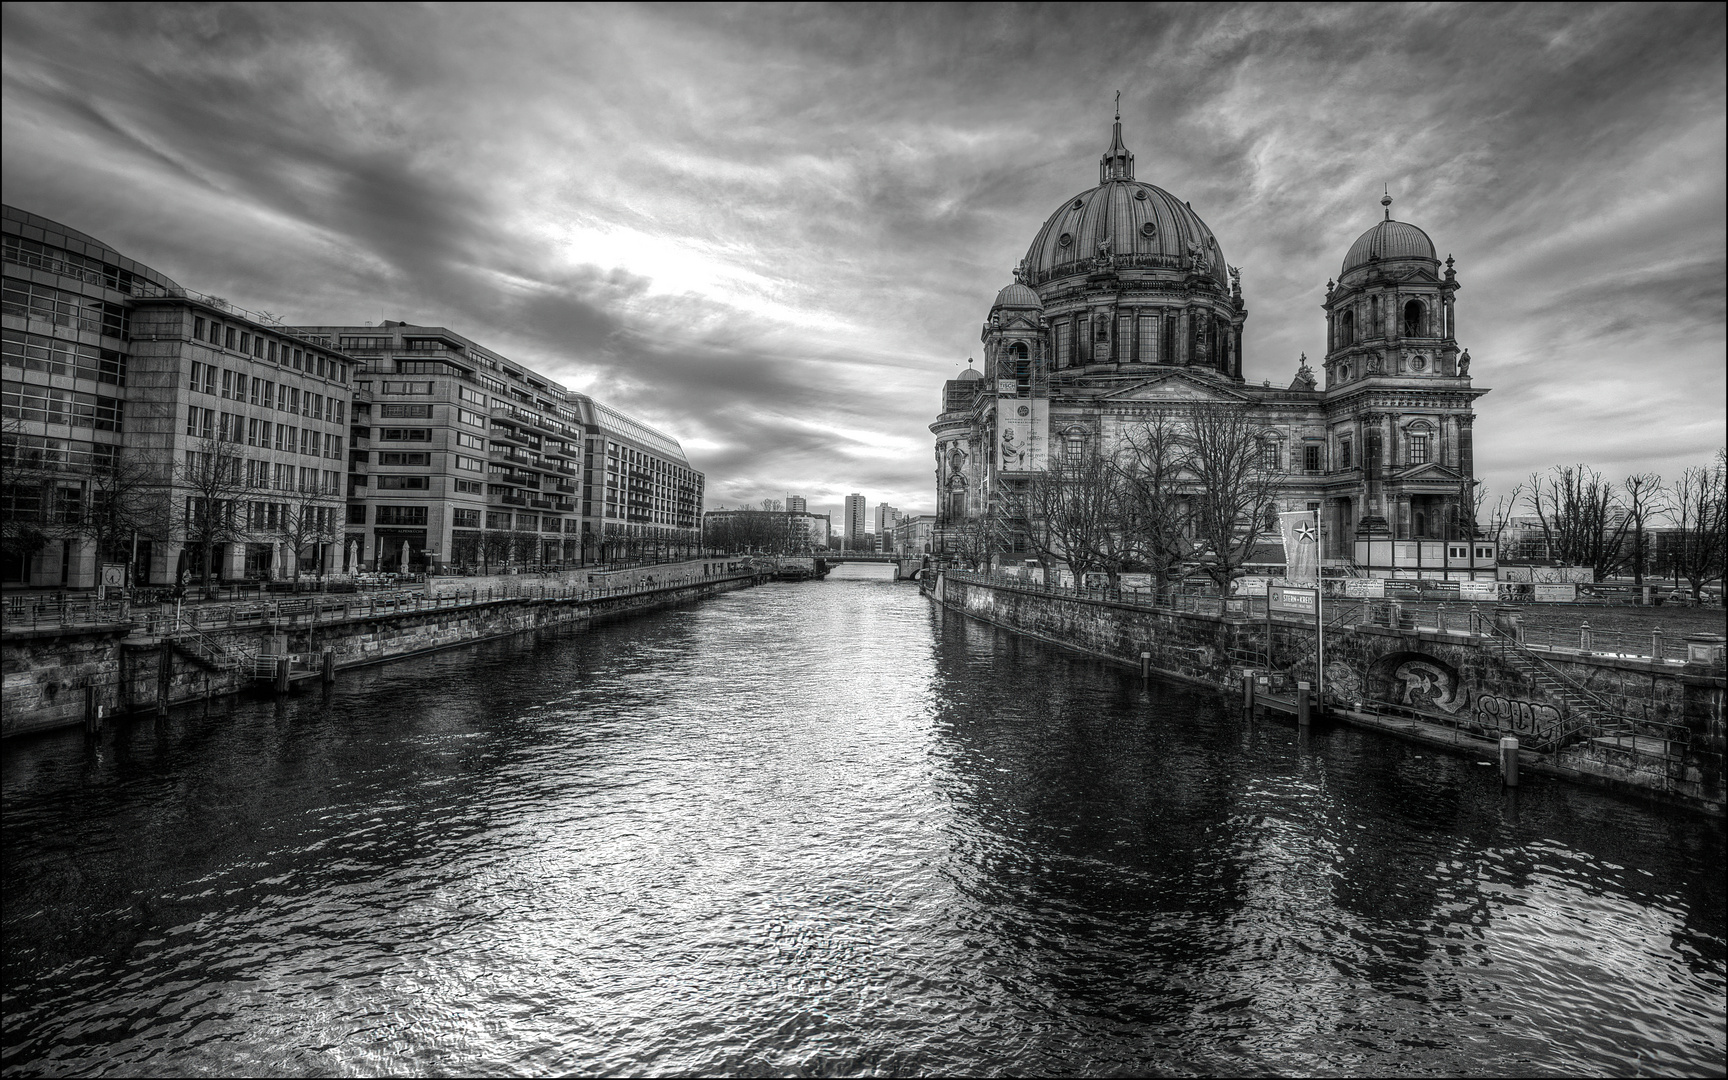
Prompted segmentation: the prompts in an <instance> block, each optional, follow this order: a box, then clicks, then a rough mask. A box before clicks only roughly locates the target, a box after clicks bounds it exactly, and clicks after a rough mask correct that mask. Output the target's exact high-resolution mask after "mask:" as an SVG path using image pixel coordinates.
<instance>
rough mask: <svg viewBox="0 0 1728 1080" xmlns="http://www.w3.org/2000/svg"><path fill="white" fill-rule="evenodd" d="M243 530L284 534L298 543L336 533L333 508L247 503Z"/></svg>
mask: <svg viewBox="0 0 1728 1080" xmlns="http://www.w3.org/2000/svg"><path fill="white" fill-rule="evenodd" d="M246 527H247V529H249V530H251V531H252V532H279V533H286V534H288V535H289V536H297V537H298V538H299V539H300V540H302V541H311V540H314V539H319V538H322V539H330V538H332V537H334V536H335V533H336V507H334V506H315V505H304V504H295V503H274V502H249V503H247V504H246Z"/></svg>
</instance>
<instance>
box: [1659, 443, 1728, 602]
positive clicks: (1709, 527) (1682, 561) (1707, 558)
mask: <svg viewBox="0 0 1728 1080" xmlns="http://www.w3.org/2000/svg"><path fill="white" fill-rule="evenodd" d="M1669 494H1670V498H1671V500H1672V502H1671V505H1670V508H1669V520H1671V521H1672V522H1673V523H1674V533H1673V537H1672V542H1671V544H1670V546H1669V551H1668V565H1669V567H1670V568H1671V569H1672V570H1673V571H1674V574H1675V576H1676V577H1683V578H1685V579H1686V582H1687V584H1689V585H1690V586H1691V587H1692V602H1693V603H1700V602H1702V600H1703V594H1704V586H1705V585H1706V584H1707V583H1709V582H1710V581H1712V580H1714V579H1716V578H1719V577H1721V576H1722V573H1723V562H1724V555H1725V553H1728V451H1722V450H1718V451H1716V460H1715V461H1714V462H1712V463H1711V464H1709V465H1695V466H1693V467H1692V468H1689V469H1687V470H1686V471H1685V472H1683V473H1681V474H1680V479H1678V480H1676V481H1675V482H1674V486H1673V488H1671V489H1670V492H1669ZM1723 598H1724V602H1725V603H1728V590H1724V596H1723Z"/></svg>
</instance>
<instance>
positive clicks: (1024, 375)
mask: <svg viewBox="0 0 1728 1080" xmlns="http://www.w3.org/2000/svg"><path fill="white" fill-rule="evenodd" d="M1008 355H1009V356H1010V357H1011V358H1012V359H1013V361H1014V386H1015V391H1016V392H1017V393H1018V394H1019V395H1020V396H1021V397H1027V396H1028V395H1030V394H1031V393H1032V354H1031V351H1030V350H1028V349H1027V348H1026V343H1025V342H1024V341H1016V342H1015V343H1014V344H1012V345H1010V346H1008Z"/></svg>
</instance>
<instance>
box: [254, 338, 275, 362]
mask: <svg viewBox="0 0 1728 1080" xmlns="http://www.w3.org/2000/svg"><path fill="white" fill-rule="evenodd" d="M272 348H274V346H272ZM252 355H253V356H255V357H257V358H258V359H260V360H262V359H264V338H263V337H262V336H259V337H255V338H253V339H252Z"/></svg>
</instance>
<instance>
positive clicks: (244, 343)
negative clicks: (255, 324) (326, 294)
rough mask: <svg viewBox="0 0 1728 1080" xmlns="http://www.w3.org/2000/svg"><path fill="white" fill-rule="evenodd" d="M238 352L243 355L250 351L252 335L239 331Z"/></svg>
mask: <svg viewBox="0 0 1728 1080" xmlns="http://www.w3.org/2000/svg"><path fill="white" fill-rule="evenodd" d="M240 351H241V352H243V353H248V352H251V351H252V335H251V334H248V333H247V332H246V331H244V330H242V331H240Z"/></svg>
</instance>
